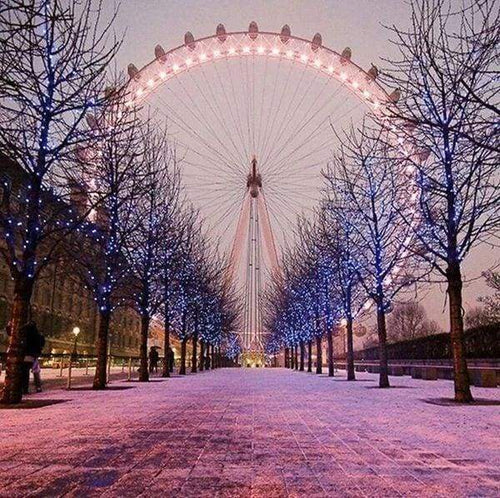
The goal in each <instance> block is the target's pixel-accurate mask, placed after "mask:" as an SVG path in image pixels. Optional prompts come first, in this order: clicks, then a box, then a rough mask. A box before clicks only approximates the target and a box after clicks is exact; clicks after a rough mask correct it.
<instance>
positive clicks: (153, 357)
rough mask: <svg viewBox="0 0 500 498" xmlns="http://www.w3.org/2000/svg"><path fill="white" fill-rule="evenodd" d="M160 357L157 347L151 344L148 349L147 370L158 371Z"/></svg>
mask: <svg viewBox="0 0 500 498" xmlns="http://www.w3.org/2000/svg"><path fill="white" fill-rule="evenodd" d="M159 359H160V355H159V354H158V351H157V349H156V348H155V347H154V346H151V348H150V350H149V372H150V373H152V372H153V371H155V372H158V360H159Z"/></svg>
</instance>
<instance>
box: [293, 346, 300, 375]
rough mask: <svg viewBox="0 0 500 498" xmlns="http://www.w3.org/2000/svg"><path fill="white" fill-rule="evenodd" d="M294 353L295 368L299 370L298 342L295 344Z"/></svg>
mask: <svg viewBox="0 0 500 498" xmlns="http://www.w3.org/2000/svg"><path fill="white" fill-rule="evenodd" d="M293 354H294V355H295V358H294V360H293V361H294V366H295V370H298V369H299V347H298V346H297V344H295V346H294V348H293Z"/></svg>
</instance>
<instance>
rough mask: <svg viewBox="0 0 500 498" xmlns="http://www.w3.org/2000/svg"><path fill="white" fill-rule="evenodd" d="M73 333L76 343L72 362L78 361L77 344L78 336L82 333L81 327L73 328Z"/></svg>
mask: <svg viewBox="0 0 500 498" xmlns="http://www.w3.org/2000/svg"><path fill="white" fill-rule="evenodd" d="M72 333H73V335H74V336H75V343H74V344H73V352H72V353H71V359H72V361H76V358H77V356H78V352H77V350H76V343H77V342H78V334H79V333H80V327H73V330H72Z"/></svg>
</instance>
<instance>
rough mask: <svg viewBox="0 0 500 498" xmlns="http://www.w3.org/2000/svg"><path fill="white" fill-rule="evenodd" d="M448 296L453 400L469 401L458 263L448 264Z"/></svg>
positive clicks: (460, 278) (471, 399)
mask: <svg viewBox="0 0 500 498" xmlns="http://www.w3.org/2000/svg"><path fill="white" fill-rule="evenodd" d="M446 276H447V279H448V297H449V299H450V307H449V309H450V339H451V351H452V354H453V377H454V383H455V401H457V402H459V403H470V402H471V401H473V398H472V393H471V391H470V380H469V374H468V371H467V360H466V353H465V343H464V321H463V316H462V275H461V270H460V264H459V263H454V264H450V265H449V266H448V269H447V272H446Z"/></svg>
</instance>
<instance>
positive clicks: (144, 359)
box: [139, 314, 149, 382]
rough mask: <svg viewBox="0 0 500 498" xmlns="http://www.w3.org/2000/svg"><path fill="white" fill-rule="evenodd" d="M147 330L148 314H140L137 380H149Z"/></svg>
mask: <svg viewBox="0 0 500 498" xmlns="http://www.w3.org/2000/svg"><path fill="white" fill-rule="evenodd" d="M148 332H149V316H148V315H147V314H145V315H142V316H141V345H140V348H139V355H140V358H141V366H140V369H139V382H149V370H148Z"/></svg>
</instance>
